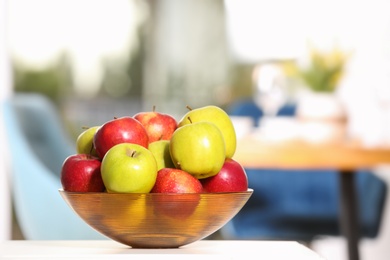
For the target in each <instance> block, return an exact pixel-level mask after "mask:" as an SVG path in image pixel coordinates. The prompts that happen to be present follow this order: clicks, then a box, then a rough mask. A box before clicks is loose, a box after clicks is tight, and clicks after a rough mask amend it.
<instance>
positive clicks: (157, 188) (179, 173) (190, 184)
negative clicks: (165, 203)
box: [151, 168, 203, 193]
mask: <svg viewBox="0 0 390 260" xmlns="http://www.w3.org/2000/svg"><path fill="white" fill-rule="evenodd" d="M202 189H203V187H202V184H201V183H200V181H199V180H198V179H197V178H195V177H194V176H192V175H191V174H189V173H188V172H185V171H183V170H180V169H176V168H162V169H161V170H159V171H158V172H157V179H156V183H155V184H154V187H153V189H152V190H151V192H155V193H200V192H202Z"/></svg>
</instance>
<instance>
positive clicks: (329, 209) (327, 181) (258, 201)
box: [222, 101, 387, 242]
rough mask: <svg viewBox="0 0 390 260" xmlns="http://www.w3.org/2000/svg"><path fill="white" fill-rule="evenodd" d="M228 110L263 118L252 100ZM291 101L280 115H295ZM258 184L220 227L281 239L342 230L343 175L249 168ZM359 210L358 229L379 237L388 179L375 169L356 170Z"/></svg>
mask: <svg viewBox="0 0 390 260" xmlns="http://www.w3.org/2000/svg"><path fill="white" fill-rule="evenodd" d="M228 113H229V114H230V115H235V116H252V117H253V118H254V119H255V120H256V121H258V119H260V118H261V116H262V112H261V110H260V109H259V108H258V107H257V106H256V105H255V104H254V103H253V102H252V101H242V102H238V103H236V104H234V105H232V106H231V108H230V110H228ZM294 114H295V108H294V106H293V105H287V106H285V107H283V108H282V109H281V110H280V111H279V115H281V116H294ZM246 172H247V174H248V181H249V186H250V187H251V188H253V189H254V193H253V195H252V197H251V198H250V199H249V201H248V203H247V204H246V205H245V206H244V208H243V209H242V210H241V211H240V212H239V213H238V214H237V215H236V216H235V217H234V218H233V219H232V220H231V221H230V222H229V223H228V224H227V225H226V226H225V228H224V229H223V230H222V233H223V234H224V235H225V237H227V238H234V239H281V240H299V241H306V242H310V241H312V240H313V239H314V238H315V237H316V236H319V235H341V232H340V230H339V178H338V177H339V176H338V172H337V171H332V170H281V169H246ZM355 180H356V182H355V185H356V191H357V196H358V203H359V212H360V216H359V217H360V234H361V235H362V236H365V237H370V238H373V237H376V236H377V234H378V233H379V230H380V223H381V219H382V213H383V210H384V202H385V199H386V194H387V185H386V183H385V182H384V181H383V180H382V179H380V178H379V177H377V176H376V175H374V174H373V173H371V172H370V171H366V170H360V171H358V172H357V173H356V178H355Z"/></svg>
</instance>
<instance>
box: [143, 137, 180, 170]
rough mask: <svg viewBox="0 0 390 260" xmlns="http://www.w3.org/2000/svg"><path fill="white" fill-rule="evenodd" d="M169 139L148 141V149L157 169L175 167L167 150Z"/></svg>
mask: <svg viewBox="0 0 390 260" xmlns="http://www.w3.org/2000/svg"><path fill="white" fill-rule="evenodd" d="M169 142H170V141H169V140H159V141H154V142H153V143H149V148H148V149H149V151H151V152H152V154H153V155H154V158H156V161H157V170H160V169H162V168H175V165H174V164H173V162H172V158H171V154H170V152H169Z"/></svg>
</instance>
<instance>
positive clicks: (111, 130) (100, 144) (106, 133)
mask: <svg viewBox="0 0 390 260" xmlns="http://www.w3.org/2000/svg"><path fill="white" fill-rule="evenodd" d="M120 143H134V144H138V145H141V146H143V147H145V148H148V144H149V137H148V134H147V132H146V130H145V128H144V127H143V126H142V124H141V123H140V122H138V120H136V119H134V118H132V117H129V116H125V117H120V118H115V119H113V120H110V121H108V122H106V123H104V124H103V125H102V126H101V127H100V128H99V129H98V130H97V131H96V133H95V136H94V138H93V144H94V147H95V149H96V152H97V154H98V156H99V158H101V159H103V157H104V155H105V154H106V152H107V151H108V150H109V149H110V148H112V147H113V146H115V145H117V144H120Z"/></svg>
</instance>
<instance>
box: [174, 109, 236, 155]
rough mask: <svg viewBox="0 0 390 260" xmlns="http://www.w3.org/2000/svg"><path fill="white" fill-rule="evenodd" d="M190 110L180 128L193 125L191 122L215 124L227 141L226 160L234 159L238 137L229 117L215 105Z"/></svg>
mask: <svg viewBox="0 0 390 260" xmlns="http://www.w3.org/2000/svg"><path fill="white" fill-rule="evenodd" d="M188 108H189V107H188ZM189 109H190V111H188V112H187V113H186V114H185V115H184V116H183V117H182V119H181V120H180V121H179V123H178V127H181V126H184V125H188V124H191V122H192V123H196V122H202V121H206V122H211V123H214V124H215V125H216V126H217V127H218V128H219V130H221V133H222V136H223V138H224V139H225V144H226V158H232V157H233V155H234V153H235V152H236V146H237V137H236V131H235V129H234V126H233V123H232V120H231V119H230V117H229V115H228V114H227V113H226V112H225V111H224V110H223V109H221V108H220V107H217V106H213V105H210V106H204V107H200V108H196V109H191V108H189ZM189 118H191V120H189Z"/></svg>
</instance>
